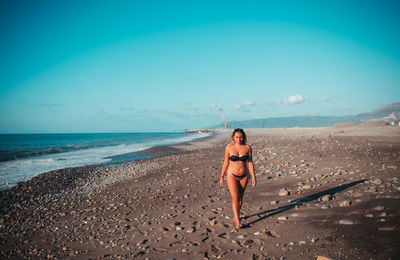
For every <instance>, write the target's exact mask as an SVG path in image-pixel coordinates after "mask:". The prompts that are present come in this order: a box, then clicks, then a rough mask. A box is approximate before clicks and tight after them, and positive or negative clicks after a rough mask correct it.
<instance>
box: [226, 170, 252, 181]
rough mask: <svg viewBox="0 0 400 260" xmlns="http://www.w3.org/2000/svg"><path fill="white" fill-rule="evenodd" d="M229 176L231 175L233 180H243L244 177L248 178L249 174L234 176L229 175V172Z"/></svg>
mask: <svg viewBox="0 0 400 260" xmlns="http://www.w3.org/2000/svg"><path fill="white" fill-rule="evenodd" d="M229 174H230V175H232V176H233V177H234V178H236V179H239V180H241V179H243V178H244V177H247V176H249V174H246V175H235V174H233V173H230V172H229Z"/></svg>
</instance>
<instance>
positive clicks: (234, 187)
mask: <svg viewBox="0 0 400 260" xmlns="http://www.w3.org/2000/svg"><path fill="white" fill-rule="evenodd" d="M247 179H248V177H245V178H243V179H242V180H240V181H238V180H236V179H235V177H233V176H232V175H230V174H228V175H227V180H226V182H227V185H228V188H229V192H230V193H231V197H232V210H233V219H234V221H235V223H236V227H237V228H241V227H242V225H241V224H240V218H239V213H240V208H241V207H242V201H243V194H244V189H245V188H246V184H247Z"/></svg>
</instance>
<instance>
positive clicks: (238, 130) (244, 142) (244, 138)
mask: <svg viewBox="0 0 400 260" xmlns="http://www.w3.org/2000/svg"><path fill="white" fill-rule="evenodd" d="M237 132H239V133H241V134H242V136H243V142H242V144H246V142H247V137H246V134H245V133H244V131H243V129H242V128H236V129H235V130H233V132H232V135H231V141H232V143H233V136H234V135H235V134H236V133H237Z"/></svg>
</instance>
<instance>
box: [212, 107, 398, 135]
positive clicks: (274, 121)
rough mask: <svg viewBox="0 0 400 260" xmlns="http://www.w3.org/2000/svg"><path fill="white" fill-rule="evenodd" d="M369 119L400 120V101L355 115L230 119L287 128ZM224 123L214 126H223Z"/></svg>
mask: <svg viewBox="0 0 400 260" xmlns="http://www.w3.org/2000/svg"><path fill="white" fill-rule="evenodd" d="M367 121H373V122H388V123H391V122H395V123H398V122H399V121H400V103H393V104H390V105H387V106H385V107H382V108H379V109H376V110H374V111H372V112H370V113H362V114H358V115H355V116H292V117H267V118H261V119H249V120H243V121H229V122H228V125H229V127H230V128H238V127H241V128H287V127H321V126H331V125H334V124H338V123H356V124H360V123H363V122H367ZM223 127H224V124H222V123H221V124H218V125H215V126H212V127H209V128H211V129H215V128H223Z"/></svg>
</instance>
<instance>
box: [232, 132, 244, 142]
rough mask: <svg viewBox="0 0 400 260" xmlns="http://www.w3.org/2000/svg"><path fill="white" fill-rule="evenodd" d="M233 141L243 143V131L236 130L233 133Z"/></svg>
mask: <svg viewBox="0 0 400 260" xmlns="http://www.w3.org/2000/svg"><path fill="white" fill-rule="evenodd" d="M233 142H235V144H242V143H243V134H242V133H241V132H236V133H235V134H234V135H233Z"/></svg>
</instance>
